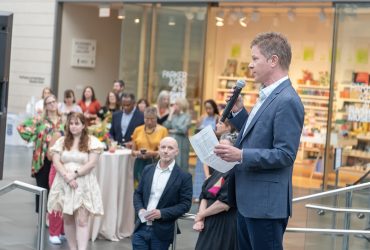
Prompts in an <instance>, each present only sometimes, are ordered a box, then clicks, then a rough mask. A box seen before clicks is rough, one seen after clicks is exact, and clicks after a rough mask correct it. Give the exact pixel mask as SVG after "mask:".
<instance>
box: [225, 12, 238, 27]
mask: <svg viewBox="0 0 370 250" xmlns="http://www.w3.org/2000/svg"><path fill="white" fill-rule="evenodd" d="M227 20H228V21H227V22H228V24H229V25H233V24H234V23H235V22H236V21H237V20H238V13H237V12H236V11H235V10H231V12H230V14H229V17H228V19H227Z"/></svg>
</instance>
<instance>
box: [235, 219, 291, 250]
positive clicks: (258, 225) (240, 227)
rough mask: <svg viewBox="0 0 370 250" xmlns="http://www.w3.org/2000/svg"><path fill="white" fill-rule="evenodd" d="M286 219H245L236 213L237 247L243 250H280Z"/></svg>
mask: <svg viewBox="0 0 370 250" xmlns="http://www.w3.org/2000/svg"><path fill="white" fill-rule="evenodd" d="M287 224H288V218H286V219H254V218H247V217H244V216H243V215H241V214H240V213H239V212H238V218H237V234H238V247H239V249H243V250H262V249H263V250H282V249H283V236H284V232H285V228H286V226H287Z"/></svg>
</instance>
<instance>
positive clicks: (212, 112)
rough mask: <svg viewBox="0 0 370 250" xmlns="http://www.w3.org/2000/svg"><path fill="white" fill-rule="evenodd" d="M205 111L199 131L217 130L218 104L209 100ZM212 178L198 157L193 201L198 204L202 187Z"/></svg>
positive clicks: (200, 119) (198, 122)
mask: <svg viewBox="0 0 370 250" xmlns="http://www.w3.org/2000/svg"><path fill="white" fill-rule="evenodd" d="M204 109H205V111H206V114H204V115H202V116H201V117H200V118H199V119H198V121H197V131H200V130H202V129H203V128H205V127H207V126H211V127H212V129H213V130H216V124H217V123H218V119H219V112H218V108H217V104H216V102H215V101H214V100H212V99H209V100H206V101H205V102H204ZM209 176H210V171H209V168H208V166H207V165H205V164H203V162H202V161H201V160H200V159H199V157H197V162H196V165H195V173H194V183H193V185H194V186H193V199H194V201H195V202H198V198H199V195H200V192H201V191H202V185H203V182H204V180H205V179H207V178H208V177H209Z"/></svg>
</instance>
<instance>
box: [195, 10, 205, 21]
mask: <svg viewBox="0 0 370 250" xmlns="http://www.w3.org/2000/svg"><path fill="white" fill-rule="evenodd" d="M196 16H197V20H199V21H203V20H204V19H206V11H205V9H203V8H199V10H198V12H197V14H196Z"/></svg>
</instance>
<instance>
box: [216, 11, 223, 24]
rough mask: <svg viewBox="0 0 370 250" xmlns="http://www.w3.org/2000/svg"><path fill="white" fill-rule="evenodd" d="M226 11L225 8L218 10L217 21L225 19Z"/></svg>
mask: <svg viewBox="0 0 370 250" xmlns="http://www.w3.org/2000/svg"><path fill="white" fill-rule="evenodd" d="M224 17H225V12H224V11H223V10H220V11H217V13H216V21H222V22H223V21H224Z"/></svg>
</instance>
